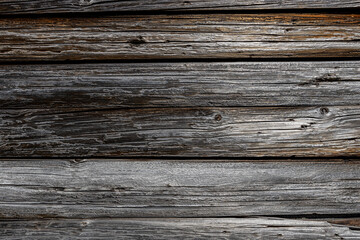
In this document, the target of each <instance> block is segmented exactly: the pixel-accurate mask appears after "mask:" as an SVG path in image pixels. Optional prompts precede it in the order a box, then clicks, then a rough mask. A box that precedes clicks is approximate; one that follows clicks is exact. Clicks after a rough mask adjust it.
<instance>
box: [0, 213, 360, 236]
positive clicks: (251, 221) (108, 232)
mask: <svg viewBox="0 0 360 240" xmlns="http://www.w3.org/2000/svg"><path fill="white" fill-rule="evenodd" d="M0 227H1V228H0V236H1V237H4V238H6V239H9V240H11V239H18V240H19V239H29V238H31V239H64V238H65V239H113V238H116V239H164V240H168V239H204V240H207V239H269V240H271V239H289V240H293V239H294V240H295V239H296V240H312V239H313V240H321V239H323V240H325V239H326V240H328V239H334V240H338V239H349V240H350V239H353V240H354V239H359V238H360V232H359V231H356V230H353V229H350V228H348V227H346V226H341V225H335V224H330V223H328V222H326V221H309V220H296V219H291V220H288V219H281V218H221V219H216V218H206V219H204V218H191V219H189V218H182V219H172V218H170V219H73V220H31V221H0Z"/></svg>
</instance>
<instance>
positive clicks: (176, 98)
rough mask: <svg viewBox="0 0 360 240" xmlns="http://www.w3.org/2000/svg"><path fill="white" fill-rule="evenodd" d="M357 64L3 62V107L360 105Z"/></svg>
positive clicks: (0, 85)
mask: <svg viewBox="0 0 360 240" xmlns="http://www.w3.org/2000/svg"><path fill="white" fill-rule="evenodd" d="M359 66H360V62H358V61H350V62H238V63H229V62H227V63H209V62H206V63H131V64H128V63H123V64H71V65H66V64H64V65H19V66H13V65H2V66H0V108H3V109H5V108H39V109H41V108H52V109H63V108H76V109H102V108H117V107H144V108H145V107H207V106H217V107H223V106H317V105H318V106H334V105H338V106H339V105H348V104H353V105H356V104H360V68H359Z"/></svg>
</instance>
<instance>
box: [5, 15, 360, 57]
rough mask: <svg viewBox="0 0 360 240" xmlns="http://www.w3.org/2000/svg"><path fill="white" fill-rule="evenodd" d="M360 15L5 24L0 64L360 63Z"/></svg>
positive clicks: (13, 20) (48, 20)
mask: <svg viewBox="0 0 360 240" xmlns="http://www.w3.org/2000/svg"><path fill="white" fill-rule="evenodd" d="M359 23H360V15H359V14H278V13H276V14H258V15H254V14H248V15H246V14H223V15H222V14H217V15H216V14H215V15H214V14H209V15H145V16H127V15H123V16H113V17H91V18H34V19H29V18H26V19H25V18H9V19H6V18H5V19H0V32H1V45H0V59H1V61H4V62H7V61H10V62H11V61H28V60H31V61H53V60H57V61H63V60H111V59H112V60H115V59H170V58H171V59H183V58H187V59H189V58H191V59H195V58H197V59H201V58H289V57H292V58H298V57H318V58H321V57H332V58H333V57H359V56H360V41H359V39H360V24H359Z"/></svg>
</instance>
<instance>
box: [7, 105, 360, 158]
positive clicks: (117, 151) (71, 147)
mask: <svg viewBox="0 0 360 240" xmlns="http://www.w3.org/2000/svg"><path fill="white" fill-rule="evenodd" d="M359 116H360V107H359V106H339V107H336V106H334V107H328V108H324V107H254V108H246V107H245V108H147V109H141V108H139V109H106V110H83V111H77V110H75V109H67V110H66V111H58V110H57V109H38V110H35V109H33V110H30V109H24V110H2V111H1V112H0V132H1V148H0V156H2V157H25V156H32V157H35V156H42V157H50V156H53V157H54V156H58V157H62V156H69V157H71V156H84V157H86V156H138V157H139V156H188V157H194V156H196V157H206V156H224V157H263V156H277V157H280V156H281V157H289V156H298V157H309V156H311V157H335V156H359V152H360V151H359V149H360V148H359V147H360V141H359V135H360V118H359Z"/></svg>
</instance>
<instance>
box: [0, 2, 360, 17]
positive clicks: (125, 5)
mask: <svg viewBox="0 0 360 240" xmlns="http://www.w3.org/2000/svg"><path fill="white" fill-rule="evenodd" d="M359 7H360V2H359V1H356V0H352V1H349V0H346V1H341V0H286V1H277V0H266V1H264V0H242V1H240V0H223V1H214V0H189V1H177V0H161V1H160V0H153V1H146V0H133V1H130V0H124V1H114V0H63V1H55V0H49V1H44V0H27V1H18V0H15V1H14V0H12V1H1V2H0V14H1V15H13V14H27V13H32V14H34V13H35V14H37V13H70V12H112V11H159V10H165V11H184V10H185V11H192V10H254V9H256V10H259V9H267V10H268V9H328V8H359Z"/></svg>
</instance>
